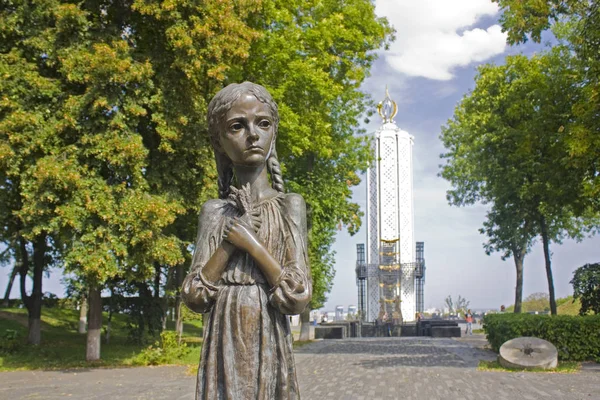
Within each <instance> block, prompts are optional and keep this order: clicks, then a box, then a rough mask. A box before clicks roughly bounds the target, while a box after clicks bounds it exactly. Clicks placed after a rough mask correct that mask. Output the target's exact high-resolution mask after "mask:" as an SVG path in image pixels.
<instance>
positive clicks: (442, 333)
mask: <svg viewBox="0 0 600 400" xmlns="http://www.w3.org/2000/svg"><path fill="white" fill-rule="evenodd" d="M431 337H437V338H447V337H460V328H459V327H458V326H432V327H431Z"/></svg>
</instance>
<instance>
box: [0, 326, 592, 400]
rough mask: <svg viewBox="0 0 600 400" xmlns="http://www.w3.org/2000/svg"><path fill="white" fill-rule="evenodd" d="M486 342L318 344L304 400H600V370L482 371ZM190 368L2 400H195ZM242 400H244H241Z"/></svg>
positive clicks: (30, 382) (76, 378)
mask: <svg viewBox="0 0 600 400" xmlns="http://www.w3.org/2000/svg"><path fill="white" fill-rule="evenodd" d="M484 345H485V338H483V337H482V336H481V335H474V336H472V337H465V338H460V339H431V338H370V339H346V340H326V341H318V342H315V343H311V344H308V345H306V346H303V347H301V348H300V349H298V350H297V351H296V355H295V357H296V365H297V370H298V380H299V383H300V390H301V394H302V399H304V400H313V399H314V400H318V399H326V400H327V399H349V400H359V399H368V400H378V399H382V400H387V399H402V400H411V399H412V400H417V399H418V400H421V399H423V400H442V399H451V400H476V399H482V400H488V399H489V400H521V399H523V400H583V399H586V400H600V369H595V368H594V367H591V368H586V369H584V370H583V371H582V372H579V373H576V374H552V373H505V372H483V371H477V369H476V368H477V364H478V363H479V360H492V359H495V355H494V354H493V353H491V352H489V351H488V350H485V349H483V346H484ZM194 385H195V377H194V376H190V375H186V368H184V367H146V368H122V369H94V370H76V371H28V372H7V373H0V399H10V400H18V399H49V400H52V399H64V398H72V399H115V400H121V399H123V400H125V399H140V400H142V399H143V400H150V399H152V400H167V399H169V400H175V399H181V400H183V399H190V400H192V399H193V398H194ZM241 400H243V399H241Z"/></svg>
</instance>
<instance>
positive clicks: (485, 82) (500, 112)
mask: <svg viewBox="0 0 600 400" xmlns="http://www.w3.org/2000/svg"><path fill="white" fill-rule="evenodd" d="M572 61H573V59H572V58H571V56H570V53H569V51H568V49H566V48H563V47H557V48H554V49H552V50H551V51H549V52H547V53H543V54H540V55H536V56H534V57H532V58H531V59H528V58H526V57H524V56H513V57H507V58H506V64H505V65H502V66H494V65H485V66H482V67H480V69H479V74H478V76H477V81H476V87H475V89H474V90H473V92H472V93H470V94H469V95H467V96H465V98H464V99H463V101H462V102H461V104H459V106H458V107H457V109H456V111H455V115H454V118H453V119H452V120H450V121H449V122H448V124H447V125H446V126H445V127H444V128H443V131H442V135H441V139H442V141H443V142H444V145H445V147H446V148H447V149H448V150H449V152H448V153H446V154H443V155H442V158H445V159H446V160H447V161H448V162H447V164H446V165H444V166H443V167H442V173H441V175H442V176H443V177H444V178H446V179H448V180H449V181H450V182H451V183H452V185H453V189H452V190H450V191H449V192H448V198H449V201H450V203H451V204H455V205H467V204H473V203H475V202H478V201H480V202H482V203H484V204H485V203H491V205H492V210H491V212H490V213H488V218H491V219H488V221H487V222H486V224H485V225H484V229H483V230H482V232H484V233H486V234H488V235H492V236H490V239H491V240H490V242H489V243H488V245H486V251H492V250H493V251H498V250H500V251H505V252H506V253H505V256H508V255H510V254H512V253H513V252H515V250H516V254H517V255H519V257H517V258H515V264H516V267H517V274H518V275H519V271H520V268H521V267H520V266H519V261H521V263H522V257H520V256H521V255H522V256H524V254H526V251H527V250H528V249H529V247H530V245H531V241H532V240H533V238H534V237H535V236H537V235H539V236H540V237H541V239H542V244H543V246H544V255H545V263H546V273H547V274H546V275H547V279H548V287H549V293H550V307H551V311H552V314H556V303H555V296H554V284H553V278H552V269H551V260H550V250H549V243H550V242H551V241H554V242H558V243H560V241H561V240H562V238H563V237H564V236H565V235H569V236H571V237H574V238H580V237H581V235H582V234H583V233H584V232H585V231H586V229H588V228H589V227H590V226H592V225H593V224H594V222H593V220H592V219H586V218H585V217H584V215H585V212H586V211H584V210H589V208H590V202H589V198H588V197H587V196H585V194H584V193H583V191H584V189H583V187H582V186H581V185H579V183H578V182H579V180H578V173H579V171H578V170H577V168H573V167H570V166H569V164H568V163H564V160H567V159H568V158H569V155H568V154H569V150H568V147H567V146H566V144H565V137H567V136H568V134H569V132H570V124H571V122H572V119H573V118H572V115H573V114H572V112H571V106H570V104H571V103H572V101H573V100H574V99H577V98H579V96H581V92H580V88H579V87H578V86H577V85H576V82H574V81H573V79H572V77H573V76H574V74H572V73H571V72H572V71H573V70H574V67H573V63H572ZM518 280H519V279H518ZM521 287H522V286H521V285H520V284H519V282H517V292H518V291H519V290H522V289H520V288H521ZM516 297H519V296H518V295H516Z"/></svg>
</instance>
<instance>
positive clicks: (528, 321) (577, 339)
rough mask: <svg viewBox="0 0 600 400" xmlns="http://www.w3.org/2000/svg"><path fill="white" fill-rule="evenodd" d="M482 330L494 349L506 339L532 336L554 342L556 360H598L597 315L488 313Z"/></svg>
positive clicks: (599, 326)
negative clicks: (556, 354) (556, 353)
mask: <svg viewBox="0 0 600 400" xmlns="http://www.w3.org/2000/svg"><path fill="white" fill-rule="evenodd" d="M483 330H484V331H485V333H486V335H487V340H488V342H489V343H490V345H491V346H492V349H493V350H494V351H495V352H498V351H499V350H500V346H502V344H504V342H506V341H508V340H511V339H514V338H517V337H521V336H534V337H537V338H540V339H544V340H547V341H549V342H550V343H552V344H553V345H554V346H556V349H557V350H558V358H559V360H570V361H590V360H593V361H596V362H600V315H588V316H583V317H581V316H574V315H557V316H550V315H532V314H488V315H486V316H485V317H484V318H483Z"/></svg>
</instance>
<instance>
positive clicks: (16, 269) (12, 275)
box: [2, 260, 21, 307]
mask: <svg viewBox="0 0 600 400" xmlns="http://www.w3.org/2000/svg"><path fill="white" fill-rule="evenodd" d="M20 269H21V265H20V264H19V263H18V262H16V260H15V266H14V267H13V270H12V272H11V273H10V277H9V278H8V284H7V285H6V292H4V300H2V307H8V306H9V305H10V292H11V291H12V287H13V283H14V282H15V278H16V277H17V272H19V270H20Z"/></svg>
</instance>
